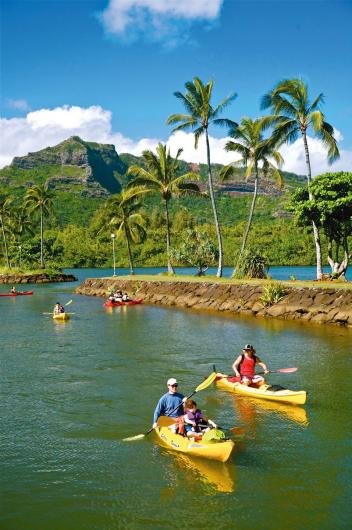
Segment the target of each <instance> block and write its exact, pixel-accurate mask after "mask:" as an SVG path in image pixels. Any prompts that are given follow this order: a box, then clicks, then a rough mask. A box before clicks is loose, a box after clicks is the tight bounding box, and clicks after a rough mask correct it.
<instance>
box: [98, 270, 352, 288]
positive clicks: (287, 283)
mask: <svg viewBox="0 0 352 530" xmlns="http://www.w3.org/2000/svg"><path fill="white" fill-rule="evenodd" d="M107 278H111V279H113V280H115V281H116V280H117V279H118V278H119V277H118V276H110V277H106V279H107ZM120 278H121V279H122V280H129V281H139V280H140V281H148V282H193V283H209V284H228V285H261V286H264V285H268V283H273V284H277V285H282V286H284V287H294V288H317V289H342V290H343V289H352V282H348V281H316V280H310V281H308V280H273V279H271V278H268V279H264V280H261V279H258V278H246V279H241V280H239V279H234V278H217V277H216V276H202V277H199V276H187V275H177V274H176V275H170V276H169V275H167V274H159V275H148V274H134V275H128V276H120Z"/></svg>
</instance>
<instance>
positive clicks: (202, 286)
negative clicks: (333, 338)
mask: <svg viewBox="0 0 352 530" xmlns="http://www.w3.org/2000/svg"><path fill="white" fill-rule="evenodd" d="M112 289H115V290H116V289H122V290H123V291H127V292H128V293H129V295H130V296H132V297H134V298H143V299H144V303H146V304H157V305H164V306H175V307H180V308H192V309H202V310H210V311H220V312H226V313H237V314H244V315H252V316H257V317H266V318H280V319H287V320H299V321H303V322H313V323H316V324H335V325H341V326H347V327H352V290H350V289H336V288H320V287H316V288H308V287H287V288H286V287H285V292H284V295H283V297H282V298H281V299H280V301H279V302H277V303H274V304H272V305H270V306H264V305H263V303H262V302H261V297H262V295H263V286H262V285H252V284H251V285H248V284H241V285H235V284H228V283H209V282H202V281H201V280H199V282H187V281H158V280H138V279H136V280H124V279H122V278H87V279H86V280H85V281H84V282H83V283H82V284H81V285H80V286H79V287H78V288H77V289H76V292H77V293H78V294H83V295H89V296H101V297H106V295H107V293H109V292H110V291H111V290H112Z"/></svg>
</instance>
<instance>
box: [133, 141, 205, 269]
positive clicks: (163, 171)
mask: <svg viewBox="0 0 352 530" xmlns="http://www.w3.org/2000/svg"><path fill="white" fill-rule="evenodd" d="M182 151H183V149H178V151H177V154H176V157H175V158H172V156H171V155H170V149H167V148H166V145H163V144H161V143H159V144H158V147H157V148H156V152H157V154H154V153H153V152H152V151H144V152H143V159H144V162H145V166H146V169H144V168H142V167H139V166H131V167H130V168H129V170H128V175H132V176H133V177H134V179H133V180H131V182H130V183H129V184H128V189H133V188H136V187H137V188H140V187H143V188H144V190H145V192H146V193H157V194H158V195H159V196H160V197H161V199H162V202H163V205H164V214H165V225H166V254H167V270H168V272H169V274H174V272H175V271H174V268H173V266H172V263H171V259H170V245H171V241H170V214H169V201H170V199H171V197H172V195H183V194H189V193H200V191H199V187H198V185H197V184H196V183H194V182H189V180H190V179H194V180H199V175H198V174H197V173H193V172H189V173H185V174H183V175H179V172H180V166H179V162H178V159H179V156H180V155H181V153H182Z"/></svg>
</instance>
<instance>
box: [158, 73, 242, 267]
mask: <svg viewBox="0 0 352 530" xmlns="http://www.w3.org/2000/svg"><path fill="white" fill-rule="evenodd" d="M213 85H214V83H213V81H209V83H207V84H206V85H205V84H204V83H203V82H202V81H201V80H200V79H199V78H198V77H195V78H194V79H193V81H188V82H187V83H186V84H185V87H186V94H182V92H175V96H176V97H177V98H178V99H180V100H181V102H182V104H183V105H184V107H185V108H186V112H187V113H188V114H171V116H169V118H168V119H167V124H169V125H171V124H175V123H179V122H181V123H180V125H177V126H176V127H174V129H173V132H175V131H181V130H187V129H191V130H192V131H193V132H194V146H195V148H196V149H197V148H198V143H199V139H200V137H201V136H202V135H204V136H205V142H206V149H207V164H208V189H209V195H210V200H211V205H212V209H213V215H214V222H215V227H216V235H217V240H218V256H219V263H218V270H217V273H216V276H217V277H221V276H222V268H223V248H222V237H221V226H220V222H219V216H218V212H217V207H216V201H215V195H214V186H213V176H212V171H211V164H210V144H209V132H208V131H209V125H211V124H214V125H220V126H227V127H230V128H232V129H234V128H235V127H236V125H237V124H236V123H235V122H233V121H231V120H229V119H226V118H219V115H220V113H221V112H222V111H223V110H224V108H225V107H227V106H228V105H229V104H230V103H231V102H232V101H233V100H234V99H235V98H236V94H232V95H231V96H228V97H226V98H224V99H223V100H222V101H221V102H220V103H219V104H218V105H216V106H215V107H213V106H212V103H211V98H212V92H213Z"/></svg>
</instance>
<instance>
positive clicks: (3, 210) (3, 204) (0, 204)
mask: <svg viewBox="0 0 352 530" xmlns="http://www.w3.org/2000/svg"><path fill="white" fill-rule="evenodd" d="M11 203H12V199H11V198H10V197H8V196H7V195H0V224H1V232H2V240H3V245H4V254H5V261H6V266H7V267H8V268H10V261H9V252H8V247H7V239H6V231H5V218H7V217H9V215H10V208H11Z"/></svg>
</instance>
